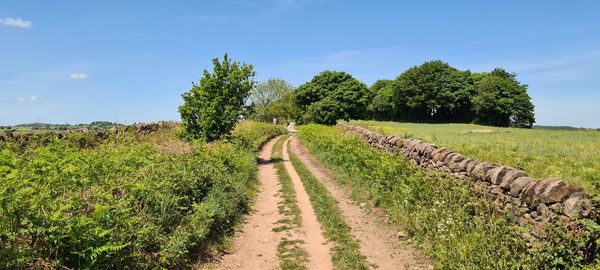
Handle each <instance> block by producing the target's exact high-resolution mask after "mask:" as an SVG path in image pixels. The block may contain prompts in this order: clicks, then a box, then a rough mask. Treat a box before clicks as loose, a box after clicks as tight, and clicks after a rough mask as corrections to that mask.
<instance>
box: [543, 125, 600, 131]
mask: <svg viewBox="0 0 600 270" xmlns="http://www.w3.org/2000/svg"><path fill="white" fill-rule="evenodd" d="M533 129H548V130H596V131H600V128H578V127H571V126H538V125H534V126H533Z"/></svg>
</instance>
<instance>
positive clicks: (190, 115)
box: [179, 54, 255, 141]
mask: <svg viewBox="0 0 600 270" xmlns="http://www.w3.org/2000/svg"><path fill="white" fill-rule="evenodd" d="M212 62H213V65H214V67H213V71H212V72H209V71H208V70H204V75H203V77H202V78H201V79H200V82H199V83H198V84H196V83H192V89H191V90H190V91H189V92H186V93H184V94H183V95H182V96H183V100H184V103H183V105H181V106H180V107H179V113H180V114H181V121H182V123H183V128H184V135H185V136H186V137H188V138H193V139H204V140H207V141H214V140H218V139H220V138H222V137H223V136H224V135H226V134H228V133H229V132H230V131H231V130H232V129H233V127H234V126H235V124H236V123H237V121H238V120H239V118H240V116H241V115H242V114H243V112H244V104H245V102H246V100H247V99H248V96H249V94H250V90H252V88H254V85H255V82H254V76H255V72H254V68H253V66H252V65H247V64H244V63H240V62H237V61H231V60H230V59H229V56H228V55H227V54H225V56H224V57H223V61H222V62H220V61H219V59H218V58H215V59H213V61H212Z"/></svg>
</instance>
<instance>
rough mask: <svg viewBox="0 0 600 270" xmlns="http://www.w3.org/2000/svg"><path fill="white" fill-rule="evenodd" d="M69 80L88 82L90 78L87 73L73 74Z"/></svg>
mask: <svg viewBox="0 0 600 270" xmlns="http://www.w3.org/2000/svg"><path fill="white" fill-rule="evenodd" d="M69 78H71V80H79V81H81V80H87V79H88V78H89V76H88V75H87V74H85V73H73V74H71V75H70V76H69Z"/></svg>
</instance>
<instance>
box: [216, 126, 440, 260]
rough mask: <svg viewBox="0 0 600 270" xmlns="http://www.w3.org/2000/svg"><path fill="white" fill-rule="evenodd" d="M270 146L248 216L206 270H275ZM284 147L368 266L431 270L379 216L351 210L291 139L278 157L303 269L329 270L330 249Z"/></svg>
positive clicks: (273, 176) (334, 185)
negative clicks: (296, 222)
mask: <svg viewBox="0 0 600 270" xmlns="http://www.w3.org/2000/svg"><path fill="white" fill-rule="evenodd" d="M275 142H276V139H273V140H271V141H269V142H267V143H266V144H265V145H264V146H263V148H262V149H261V151H260V152H259V161H260V162H259V163H260V164H259V179H260V183H261V187H260V192H259V194H258V196H257V199H256V201H255V202H254V206H253V209H254V211H253V212H252V213H251V214H250V216H248V217H247V219H246V223H245V224H244V225H243V229H242V231H241V232H238V233H236V236H235V238H234V240H233V241H234V245H233V248H232V249H231V251H230V253H229V254H226V255H224V256H223V257H222V258H221V260H220V262H219V263H217V264H214V265H212V266H209V268H211V269H279V258H278V256H277V246H278V244H279V242H280V241H281V239H282V233H279V232H275V231H273V228H275V227H276V226H277V224H276V223H277V221H279V220H280V219H281V218H282V216H281V214H280V213H279V212H278V208H277V206H278V204H279V203H280V201H281V198H280V197H279V196H278V190H279V188H280V184H279V181H278V179H277V172H276V170H275V168H274V166H273V164H271V163H270V158H271V153H272V151H273V145H274V144H275ZM288 143H289V144H290V145H291V150H292V151H293V152H294V153H295V154H296V155H297V156H298V157H299V159H300V160H301V161H302V163H304V165H305V166H306V167H307V168H308V169H309V171H310V172H311V173H312V174H313V175H314V176H315V177H316V178H318V179H319V180H321V181H322V182H323V184H324V185H325V186H326V187H327V189H328V191H329V192H330V193H331V195H332V196H333V197H334V198H335V199H336V200H337V201H338V203H339V208H340V210H341V212H342V215H343V216H344V219H345V221H346V223H347V224H348V225H349V226H350V227H351V233H352V235H353V236H354V238H356V239H357V240H359V241H360V251H361V253H362V254H363V255H365V256H366V257H367V259H368V261H369V263H371V264H372V265H374V266H375V267H376V268H377V269H432V266H430V265H429V263H427V261H426V260H425V259H424V257H423V256H421V255H420V254H419V252H418V251H417V250H416V249H415V248H413V247H412V246H411V245H410V244H408V243H406V242H405V241H403V240H402V239H400V238H399V237H398V232H397V231H396V230H395V229H394V228H393V227H392V226H390V225H387V224H384V221H385V220H386V219H385V216H384V215H383V214H382V213H381V212H380V211H377V210H375V211H372V212H370V213H367V211H365V209H363V208H362V207H360V206H359V205H356V204H354V203H353V202H352V201H351V200H350V199H349V196H348V192H346V190H344V188H342V187H340V186H339V185H338V184H337V183H335V181H333V180H332V177H331V172H330V171H329V170H328V169H327V168H324V167H323V166H322V165H320V164H319V163H318V162H317V161H316V160H314V158H312V157H311V156H310V154H309V153H308V152H307V151H306V149H305V148H304V147H303V146H302V145H300V143H299V141H298V139H297V137H296V136H292V137H291V138H289V139H288V140H286V141H285V143H284V148H283V152H282V156H283V159H284V166H285V169H286V171H287V173H288V174H289V175H290V178H291V180H292V183H293V186H294V189H295V191H296V200H297V203H298V207H299V208H300V211H301V216H302V226H301V228H300V230H299V231H300V233H301V238H302V239H303V240H304V244H303V245H302V247H303V249H305V251H306V252H307V253H308V255H309V259H308V263H307V265H306V266H307V269H332V268H333V265H332V262H331V252H330V248H331V246H330V245H329V244H328V243H327V241H326V239H325V237H324V236H323V232H322V230H321V226H320V224H319V223H318V221H317V218H316V215H315V212H314V209H313V207H312V205H311V203H310V200H309V197H308V194H307V193H306V191H305V189H304V186H303V184H302V181H301V180H300V177H299V176H298V173H297V172H296V170H295V169H294V167H293V165H292V164H291V162H290V161H289V153H288V150H287V148H288V147H287V145H288Z"/></svg>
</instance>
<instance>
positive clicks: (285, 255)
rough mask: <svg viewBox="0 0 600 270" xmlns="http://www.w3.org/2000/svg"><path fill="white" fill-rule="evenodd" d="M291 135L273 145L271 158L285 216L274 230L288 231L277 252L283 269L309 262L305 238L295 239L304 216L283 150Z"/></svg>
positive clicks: (299, 266)
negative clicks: (284, 159) (301, 212)
mask: <svg viewBox="0 0 600 270" xmlns="http://www.w3.org/2000/svg"><path fill="white" fill-rule="evenodd" d="M288 137H289V136H283V137H281V138H279V140H278V141H277V142H276V143H275V145H274V146H273V154H272V156H271V160H272V161H273V162H274V166H275V170H277V179H278V180H279V182H280V183H281V189H280V190H279V192H280V194H281V197H282V199H283V200H282V201H281V203H280V204H279V206H278V209H279V213H281V214H282V215H283V216H284V218H283V219H282V220H280V221H278V226H277V227H275V228H274V229H273V230H275V231H280V232H284V233H286V234H285V236H284V237H283V238H282V240H281V242H280V243H279V245H278V247H277V253H278V256H279V260H280V264H279V265H280V267H281V269H283V270H292V269H306V263H307V262H308V253H307V252H306V251H305V250H304V249H303V247H302V245H303V244H304V240H301V239H295V237H294V231H295V230H297V229H298V228H300V226H302V217H301V216H300V208H299V207H298V202H297V201H296V191H295V190H294V185H293V184H292V179H291V178H290V176H289V175H288V173H287V171H286V170H285V166H284V165H283V159H282V155H281V151H282V149H283V142H284V141H285V140H286V139H287V138H288Z"/></svg>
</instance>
